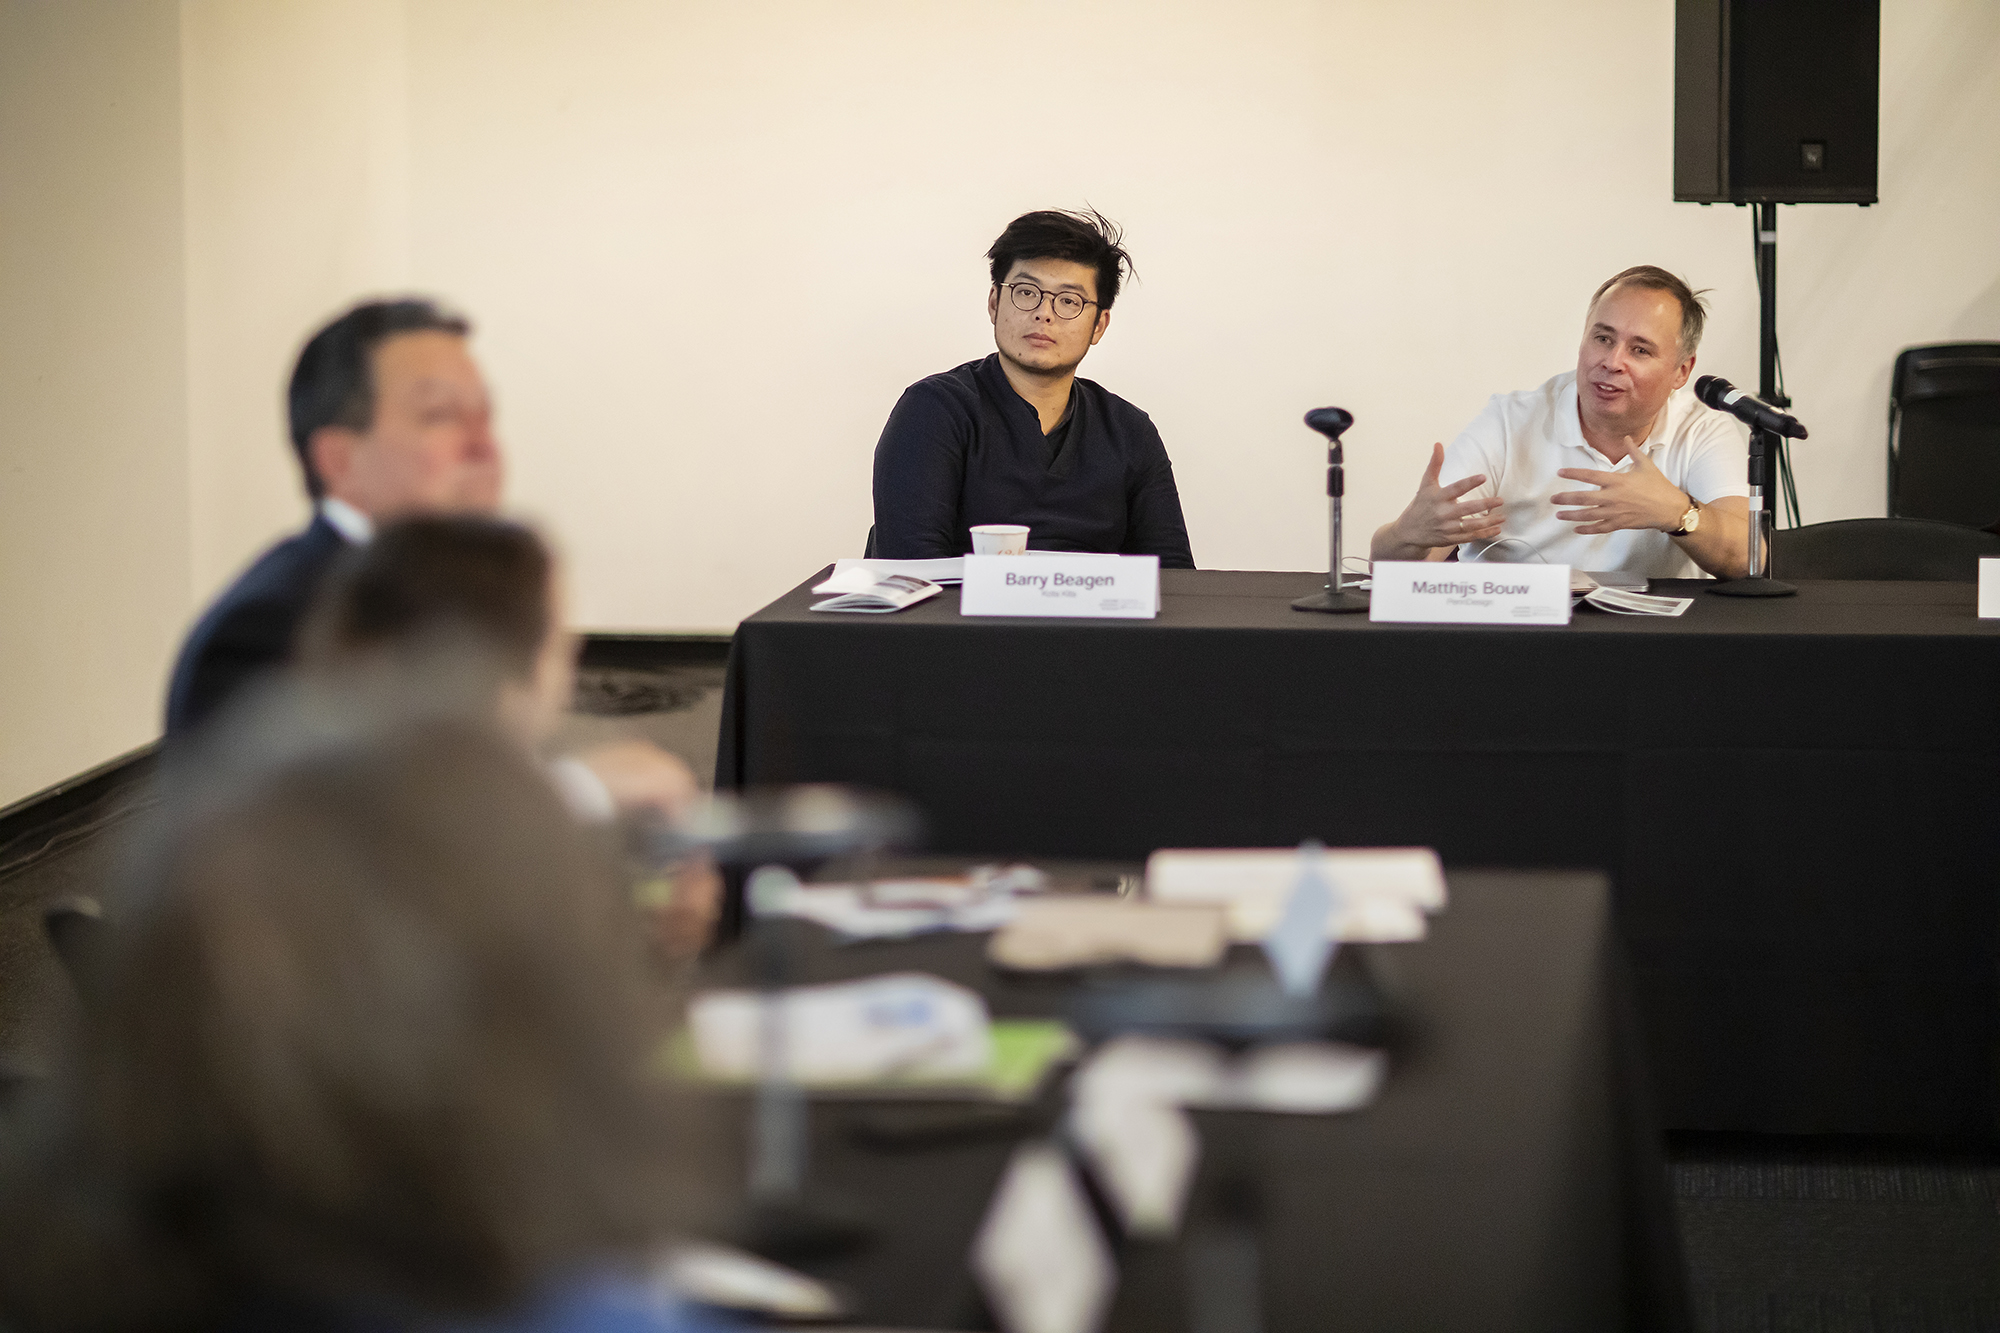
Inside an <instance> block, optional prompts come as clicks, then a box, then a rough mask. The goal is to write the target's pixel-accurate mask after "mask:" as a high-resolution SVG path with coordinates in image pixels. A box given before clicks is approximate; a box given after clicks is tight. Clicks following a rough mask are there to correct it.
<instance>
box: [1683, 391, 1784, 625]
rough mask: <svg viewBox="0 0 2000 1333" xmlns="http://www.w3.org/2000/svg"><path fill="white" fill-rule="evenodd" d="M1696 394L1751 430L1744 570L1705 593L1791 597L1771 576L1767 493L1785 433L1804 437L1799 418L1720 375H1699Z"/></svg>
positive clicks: (1769, 515) (1782, 584) (1769, 516)
mask: <svg viewBox="0 0 2000 1333" xmlns="http://www.w3.org/2000/svg"><path fill="white" fill-rule="evenodd" d="M1694 396H1695V397H1696V398H1699V399H1700V400H1701V401H1702V402H1704V403H1706V404H1707V405H1708V406H1710V407H1712V408H1714V409H1715V410H1716V411H1718V412H1727V413H1728V414H1729V415H1730V416H1733V417H1735V418H1736V419H1737V420H1738V421H1741V422H1744V423H1745V424H1747V425H1748V426H1749V427H1750V530H1749V533H1748V535H1747V538H1746V541H1745V546H1746V548H1747V550H1746V554H1747V556H1748V560H1747V562H1746V563H1747V565H1748V567H1747V568H1746V569H1745V570H1744V571H1743V575H1742V577H1740V578H1734V579H1729V580H1726V581H1724V582H1721V583H1717V584H1716V585H1715V586H1713V587H1711V588H1710V589H1709V591H1710V592H1712V593H1714V594H1716V595H1717V596H1719V597H1789V596H1791V595H1792V594H1793V593H1795V592H1797V591H1798V589H1797V588H1796V587H1794V586H1793V585H1791V584H1789V583H1781V582H1780V581H1778V580H1777V579H1775V578H1773V577H1771V566H1772V560H1771V537H1772V531H1771V519H1772V517H1773V515H1772V513H1771V508H1770V502H1769V500H1768V499H1767V497H1768V495H1769V483H1770V470H1771V455H1772V454H1773V453H1775V452H1777V451H1778V450H1779V449H1780V448H1781V447H1782V444H1783V440H1784V437H1785V436H1787V435H1789V436H1791V437H1792V438H1793V439H1795V440H1803V439H1804V438H1806V428H1805V427H1804V426H1802V425H1800V424H1799V419H1798V418H1797V417H1794V416H1788V415H1786V414H1785V413H1783V412H1780V411H1779V410H1778V409H1777V408H1775V407H1773V406H1771V405H1770V404H1769V403H1767V402H1765V401H1763V400H1762V399H1760V398H1752V397H1751V396H1750V395H1749V394H1747V393H1745V392H1743V390H1741V389H1739V388H1737V387H1736V386H1735V385H1734V384H1731V383H1730V382H1729V381H1728V380H1726V379H1723V378H1722V377H1721V376H1720V375H1703V376H1702V377H1701V378H1700V379H1698V380H1696V381H1695V382H1694Z"/></svg>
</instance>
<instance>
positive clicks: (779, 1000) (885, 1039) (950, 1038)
mask: <svg viewBox="0 0 2000 1333" xmlns="http://www.w3.org/2000/svg"><path fill="white" fill-rule="evenodd" d="M767 1004H774V1005H776V1006H778V1010H779V1013H780V1015H781V1018H780V1020H779V1021H780V1022H781V1024H782V1034H783V1035H782V1050H783V1060H784V1065H783V1067H784V1069H785V1071H786V1072H787V1073H788V1074H789V1075H790V1076H791V1077H792V1078H794V1079H796V1080H797V1081H799V1082H801V1083H850V1082H863V1081H867V1080H873V1079H885V1078H950V1077H955V1076H958V1075H967V1074H977V1073H979V1072H980V1071H981V1070H983V1069H985V1068H986V1065H987V1063H988V1061H989V1059H990V1058H991V1042H990V1035H989V1032H988V1027H987V1017H986V1001H985V1000H983V999H981V998H980V997H979V995H978V994H977V993H976V992H974V991H970V990H967V989H966V988H965V987H963V986H959V985H955V984H953V983H952V982H949V981H945V980H943V979H942V978H939V977H933V976H928V975H926V974H924V973H921V972H901V973H892V974H891V975H888V976H881V977H870V978H868V979H866V980H863V981H844V982H839V983H837V984H834V985H828V986H798V987H793V988H792V989H789V990H784V991H779V992H778V993H777V994H776V996H775V997H771V998H768V999H767V998H766V997H765V996H764V995H763V993H761V992H758V991H747V990H715V991H707V992H705V993H703V994H701V995H697V996H696V997H695V998H694V1000H693V1002H692V1003H690V1004H689V1006H688V1026H689V1028H690V1029H691V1030H692V1031H693V1033H694V1043H695V1051H696V1054H697V1055H698V1056H699V1057H700V1059H701V1066H702V1068H703V1069H704V1070H705V1071H706V1072H708V1073H709V1074H711V1075H713V1076H715V1077H718V1078H738V1079H742V1078H754V1077H756V1075H757V1074H758V1072H759V1070H760V1067H761V1065H762V1063H763V1059H764V1055H765V1052H764V1040H765V1036H766V1034H765V1031H764V1017H765V1006H766V1005H767Z"/></svg>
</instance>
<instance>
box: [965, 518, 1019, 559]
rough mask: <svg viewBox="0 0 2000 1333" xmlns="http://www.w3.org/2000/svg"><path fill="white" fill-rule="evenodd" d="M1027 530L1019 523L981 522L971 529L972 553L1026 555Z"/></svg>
mask: <svg viewBox="0 0 2000 1333" xmlns="http://www.w3.org/2000/svg"><path fill="white" fill-rule="evenodd" d="M1027 552H1028V530H1027V529H1026V528H1025V527H1023V526H1022V525H1021V524H1019V523H981V524H980V525H979V526H978V527H976V528H974V529H973V530H972V553H973V554H974V555H1026V554H1027Z"/></svg>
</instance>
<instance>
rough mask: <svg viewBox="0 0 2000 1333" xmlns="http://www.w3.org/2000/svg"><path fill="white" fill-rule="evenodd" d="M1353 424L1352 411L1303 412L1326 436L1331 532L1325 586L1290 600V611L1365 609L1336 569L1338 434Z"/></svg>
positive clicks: (1340, 474)
mask: <svg viewBox="0 0 2000 1333" xmlns="http://www.w3.org/2000/svg"><path fill="white" fill-rule="evenodd" d="M1353 424H1354V417H1353V416H1352V414H1350V413H1348V412H1345V411H1343V410H1341V409H1340V408H1338V407H1316V408H1314V409H1313V410H1312V411H1310V412H1308V413H1306V425H1308V426H1311V427H1312V428H1313V429H1314V430H1316V431H1318V432H1319V433H1320V434H1322V435H1324V436H1326V497H1327V499H1326V503H1327V511H1328V515H1329V517H1330V520H1331V523H1332V527H1333V536H1332V539H1331V546H1332V556H1331V558H1330V560H1329V561H1328V565H1327V576H1326V587H1325V588H1324V589H1323V590H1322V591H1320V592H1316V593H1312V594H1311V595H1309V596H1306V597H1301V598H1299V600H1297V601H1296V602H1293V603H1292V610H1294V611H1326V612H1330V613H1331V614H1334V615H1344V614H1349V613H1352V612H1355V611H1366V610H1367V609H1368V594H1367V593H1365V592H1362V591H1360V590H1359V589H1355V588H1349V587H1347V585H1346V579H1345V577H1344V576H1343V575H1342V573H1341V570H1340V498H1341V494H1342V493H1343V492H1344V491H1345V490H1346V489H1347V480H1346V473H1345V470H1344V469H1343V468H1342V466H1341V456H1340V435H1341V432H1342V431H1344V430H1346V429H1347V428H1348V427H1349V426H1352V425H1353Z"/></svg>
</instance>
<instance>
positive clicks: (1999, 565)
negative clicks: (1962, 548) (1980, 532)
mask: <svg viewBox="0 0 2000 1333" xmlns="http://www.w3.org/2000/svg"><path fill="white" fill-rule="evenodd" d="M1979 618H1980V619H1981V620H2000V556H1990V555H1989V556H1982V557H1980V561H1979Z"/></svg>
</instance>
